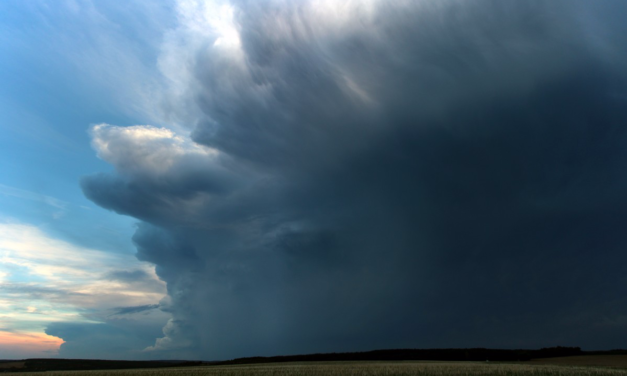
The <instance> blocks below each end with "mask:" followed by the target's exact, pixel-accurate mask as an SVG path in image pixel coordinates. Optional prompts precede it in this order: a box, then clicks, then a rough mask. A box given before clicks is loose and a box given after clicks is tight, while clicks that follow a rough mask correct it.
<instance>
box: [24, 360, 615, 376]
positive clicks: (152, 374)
mask: <svg viewBox="0 0 627 376" xmlns="http://www.w3.org/2000/svg"><path fill="white" fill-rule="evenodd" d="M19 375H21V376H30V375H32V376H41V373H21V372H20V373H19ZM80 375H88V376H167V375H180V376H183V375H190V376H214V375H215V376H218V375H221V376H291V375H294V376H323V375H324V376H340V375H341V376H344V375H347V376H384V375H385V376H393V375H394V376H405V375H421V376H431V375H433V376H475V375H476V376H479V375H487V376H510V375H512V376H513V375H528V376H542V375H547V376H571V375H574V376H579V375H580V376H605V375H608V376H609V375H627V369H615V368H599V367H575V366H555V365H531V364H498V363H472V362H468V363H460V362H456V363H450V362H449V363H446V362H328V363H280V364H279V363H274V364H257V365H232V366H206V367H185V368H160V369H138V370H137V369H136V370H107V371H54V372H46V376H80Z"/></svg>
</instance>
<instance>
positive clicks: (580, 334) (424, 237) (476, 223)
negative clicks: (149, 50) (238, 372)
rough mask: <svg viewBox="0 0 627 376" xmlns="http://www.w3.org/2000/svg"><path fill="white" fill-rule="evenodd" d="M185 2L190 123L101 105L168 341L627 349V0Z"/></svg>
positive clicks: (170, 108) (242, 349) (174, 108)
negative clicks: (142, 119) (165, 318)
mask: <svg viewBox="0 0 627 376" xmlns="http://www.w3.org/2000/svg"><path fill="white" fill-rule="evenodd" d="M177 11H178V25H177V26H176V27H175V28H173V29H172V30H170V31H169V32H167V33H166V34H165V38H164V42H163V45H162V48H161V55H160V58H159V68H160V70H161V72H162V74H163V75H164V77H165V79H166V80H167V84H165V85H166V86H167V87H168V88H169V89H168V93H167V94H166V95H163V96H162V97H160V111H161V113H162V114H163V116H165V117H167V118H168V119H170V120H172V121H173V122H174V123H177V124H178V125H177V126H173V127H170V128H171V129H166V128H162V127H157V126H149V125H145V126H143V125H137V126H132V127H120V126H114V125H107V124H100V125H96V126H93V127H92V129H91V135H92V145H93V147H94V149H95V150H96V152H97V153H98V156H99V157H100V158H102V159H103V160H105V161H107V162H108V163H110V164H111V165H112V166H113V167H114V168H115V171H114V172H111V173H103V174H97V175H91V176H87V177H84V178H83V179H82V181H81V186H82V189H83V192H84V193H85V195H86V196H87V197H88V198H89V199H91V200H92V201H94V202H95V203H97V204H98V205H100V206H102V207H104V208H107V209H111V210H114V211H115V212H117V213H120V214H124V215H129V216H132V217H134V218H137V219H138V220H140V221H141V222H140V224H139V225H138V229H137V231H136V233H135V235H134V237H133V241H134V243H135V245H136V247H137V257H138V258H139V259H140V260H142V261H148V262H151V263H154V264H155V265H156V271H157V274H158V276H159V277H160V278H161V279H162V280H163V281H165V282H166V283H167V289H168V298H167V299H166V300H164V301H163V302H162V303H161V305H160V307H161V308H162V309H163V310H166V311H167V312H169V313H170V314H171V315H172V319H171V320H170V321H169V322H168V324H167V325H166V326H165V328H164V336H163V337H162V338H159V339H157V340H156V342H155V344H154V346H152V347H150V348H149V349H147V351H150V352H154V354H155V356H163V357H174V358H176V357H187V358H203V359H219V358H229V357H238V356H251V355H271V354H290V353H304V352H320V351H328V352H330V351H356V350H367V349H373V348H386V347H393V348H400V347H460V346H472V347H476V346H489V347H538V346H554V345H576V346H582V347H587V348H612V347H620V346H621V345H623V346H624V342H621V341H622V339H623V338H624V336H625V335H626V334H627V301H626V300H625V299H624V296H625V288H626V287H627V281H625V275H626V273H625V272H626V269H625V268H626V267H625V266H626V265H627V253H625V248H626V246H627V236H626V235H625V231H624V223H625V221H626V220H627V206H625V203H626V202H627V196H626V193H625V192H627V179H626V178H625V171H626V169H627V129H626V128H625V126H626V124H627V90H626V89H627V86H626V83H627V82H626V81H625V80H626V78H627V77H625V70H624V67H625V66H626V63H627V59H626V58H627V53H626V52H627V51H626V50H625V47H624V46H625V45H626V44H625V42H626V40H625V39H626V35H627V33H626V31H627V30H626V28H625V26H624V25H623V23H622V21H621V19H620V17H617V16H616V15H617V14H625V11H627V8H626V5H625V4H624V3H622V2H619V1H609V0H607V1H600V2H594V3H592V2H584V1H551V2H545V1H526V2H520V1H503V0H498V1H497V0H477V1H456V0H446V1H437V2H435V1H400V0H399V1H374V0H373V1H348V2H335V1H316V0H308V1H280V0H272V1H245V0H241V1H231V2H195V1H181V2H180V3H179V4H178V6H177ZM187 134H189V137H188V136H187Z"/></svg>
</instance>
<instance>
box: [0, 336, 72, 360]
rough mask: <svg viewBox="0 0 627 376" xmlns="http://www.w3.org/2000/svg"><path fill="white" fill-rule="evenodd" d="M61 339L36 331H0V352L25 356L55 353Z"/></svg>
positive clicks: (61, 341)
mask: <svg viewBox="0 0 627 376" xmlns="http://www.w3.org/2000/svg"><path fill="white" fill-rule="evenodd" d="M64 342H65V341H63V339H61V338H59V337H55V336H51V335H48V334H46V333H38V332H6V331H0V353H4V352H7V353H8V352H11V353H23V354H25V357H49V356H54V355H57V353H58V351H59V347H60V346H61V345H62V344H63V343H64Z"/></svg>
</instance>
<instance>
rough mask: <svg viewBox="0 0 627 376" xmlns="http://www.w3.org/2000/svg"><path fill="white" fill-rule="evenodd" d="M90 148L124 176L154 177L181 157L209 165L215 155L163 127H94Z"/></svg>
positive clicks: (102, 125)
mask: <svg viewBox="0 0 627 376" xmlns="http://www.w3.org/2000/svg"><path fill="white" fill-rule="evenodd" d="M91 133H92V146H93V147H94V149H95V150H96V151H97V153H98V157H100V158H102V159H103V160H105V161H107V162H109V163H111V164H112V165H113V166H115V167H116V169H118V171H120V172H123V173H142V174H151V175H157V174H160V173H163V172H164V171H167V170H169V169H170V168H172V167H173V166H174V165H176V164H177V163H178V162H179V161H180V160H181V159H182V158H188V157H192V158H193V157H197V158H201V159H206V160H205V162H207V163H211V161H212V159H213V158H214V157H216V156H217V155H218V152H217V151H216V150H214V149H211V148H207V147H204V146H200V145H198V144H196V143H194V142H192V141H191V140H189V139H187V138H184V137H182V136H180V135H177V134H175V133H174V132H173V131H171V130H169V129H166V128H157V127H153V126H150V125H135V126H131V127H117V126H111V125H108V124H98V125H95V126H94V127H93V128H92V130H91Z"/></svg>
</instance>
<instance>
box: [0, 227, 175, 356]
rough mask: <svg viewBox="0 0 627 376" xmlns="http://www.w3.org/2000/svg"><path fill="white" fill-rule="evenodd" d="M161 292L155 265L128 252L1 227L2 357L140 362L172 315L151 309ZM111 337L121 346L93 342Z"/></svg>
mask: <svg viewBox="0 0 627 376" xmlns="http://www.w3.org/2000/svg"><path fill="white" fill-rule="evenodd" d="M164 295H165V286H164V284H163V282H162V281H160V280H159V279H158V278H157V277H156V275H155V272H154V270H153V268H152V267H151V266H149V265H147V264H146V263H142V262H139V261H138V260H136V259H134V258H133V257H132V256H131V255H127V254H112V253H107V252H102V251H98V250H94V249H87V248H83V247H79V246H76V245H72V244H70V243H67V242H64V241H62V240H59V239H55V238H52V237H50V236H49V235H47V234H46V233H45V232H44V231H42V230H41V229H39V228H37V227H35V226H32V225H26V224H22V223H18V222H10V221H6V222H0V321H2V323H3V325H4V326H6V327H5V328H0V353H1V354H2V356H3V357H4V358H7V359H8V358H17V359H19V358H27V357H52V356H60V357H78V356H81V357H87V358H92V359H93V358H99V357H103V356H106V357H114V358H127V359H128V358H138V357H142V355H143V353H141V350H142V348H143V347H146V346H149V345H150V344H151V343H152V342H154V337H155V336H157V335H159V332H160V327H162V326H163V325H164V323H166V322H167V320H168V318H169V314H167V313H165V312H163V311H161V310H157V309H156V308H157V307H158V305H157V303H158V302H159V301H160V300H161V299H162V298H163V297H164ZM121 305H123V306H124V307H120V306H121ZM9 328H10V329H9ZM44 332H45V333H44ZM113 333H116V335H115V337H114V338H117V339H119V338H126V340H125V341H122V342H125V343H126V344H125V345H121V344H120V343H117V344H111V343H110V344H108V346H109V347H105V345H102V346H100V345H97V344H98V343H100V344H103V343H106V341H105V339H106V338H112V337H110V336H111V335H113ZM75 334H76V335H75ZM78 334H81V335H82V336H81V335H78ZM108 336H109V337H108ZM101 337H106V338H101ZM77 339H82V340H84V341H85V342H83V343H79V342H78V341H77ZM64 341H65V342H64ZM118 342H120V341H118ZM131 344H133V345H131ZM120 346H122V347H123V349H124V350H123V351H122V350H120V349H119V348H120ZM138 347H139V348H138ZM116 348H118V350H117V351H115V349H116ZM78 350H80V352H76V351H78ZM144 357H147V356H144Z"/></svg>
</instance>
